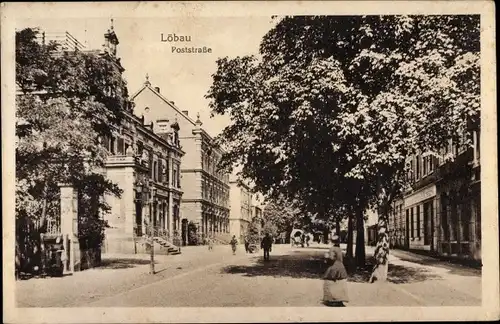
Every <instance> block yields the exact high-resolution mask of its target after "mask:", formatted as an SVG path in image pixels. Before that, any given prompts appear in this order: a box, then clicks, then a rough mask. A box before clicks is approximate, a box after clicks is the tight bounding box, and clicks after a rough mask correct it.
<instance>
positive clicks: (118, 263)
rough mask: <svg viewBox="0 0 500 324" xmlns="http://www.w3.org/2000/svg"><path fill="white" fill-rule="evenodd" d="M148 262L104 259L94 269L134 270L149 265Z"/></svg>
mask: <svg viewBox="0 0 500 324" xmlns="http://www.w3.org/2000/svg"><path fill="white" fill-rule="evenodd" d="M149 263H150V261H149V260H140V259H132V258H130V259H128V258H119V259H104V260H102V261H101V265H100V266H98V267H96V268H97V269H129V268H134V267H136V266H139V265H145V264H149Z"/></svg>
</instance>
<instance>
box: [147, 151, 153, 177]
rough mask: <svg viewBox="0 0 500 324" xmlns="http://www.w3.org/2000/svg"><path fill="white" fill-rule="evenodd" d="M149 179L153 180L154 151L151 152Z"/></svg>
mask: <svg viewBox="0 0 500 324" xmlns="http://www.w3.org/2000/svg"><path fill="white" fill-rule="evenodd" d="M148 165H149V178H151V179H153V176H154V175H153V173H154V166H153V150H149V164H148Z"/></svg>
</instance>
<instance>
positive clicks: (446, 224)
mask: <svg viewBox="0 0 500 324" xmlns="http://www.w3.org/2000/svg"><path fill="white" fill-rule="evenodd" d="M469 132H470V134H471V135H472V138H473V146H472V147H465V146H464V145H463V144H461V143H458V144H456V143H453V142H452V141H450V142H449V143H448V145H446V147H445V148H443V150H442V151H441V152H440V155H439V156H434V155H430V154H419V155H416V156H413V157H412V158H411V159H410V160H409V164H410V173H409V175H408V176H409V179H410V181H411V183H412V186H411V188H410V189H409V190H408V191H407V192H405V194H404V195H403V197H402V198H401V199H399V200H397V201H395V202H394V205H393V208H392V212H391V214H390V216H389V237H390V244H391V245H392V246H393V247H396V248H403V249H410V250H424V251H428V252H430V253H431V254H437V255H443V256H450V257H455V258H460V259H472V260H481V191H480V161H479V157H480V140H479V139H480V130H479V125H476V126H475V127H474V126H473V127H471V129H470V130H469Z"/></svg>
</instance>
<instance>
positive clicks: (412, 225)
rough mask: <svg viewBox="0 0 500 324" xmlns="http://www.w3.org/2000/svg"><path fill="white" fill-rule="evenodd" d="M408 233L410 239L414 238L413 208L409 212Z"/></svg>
mask: <svg viewBox="0 0 500 324" xmlns="http://www.w3.org/2000/svg"><path fill="white" fill-rule="evenodd" d="M410 217H411V219H410V232H411V238H414V237H415V233H414V229H415V224H414V222H413V221H414V219H413V207H412V208H411V210H410Z"/></svg>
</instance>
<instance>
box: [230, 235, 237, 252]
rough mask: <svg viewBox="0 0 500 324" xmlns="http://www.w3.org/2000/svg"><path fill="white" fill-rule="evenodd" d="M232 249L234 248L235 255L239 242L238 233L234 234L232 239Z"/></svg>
mask: <svg viewBox="0 0 500 324" xmlns="http://www.w3.org/2000/svg"><path fill="white" fill-rule="evenodd" d="M229 244H231V249H232V250H233V255H236V245H237V244H238V240H236V235H233V238H232V239H231V242H229Z"/></svg>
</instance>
